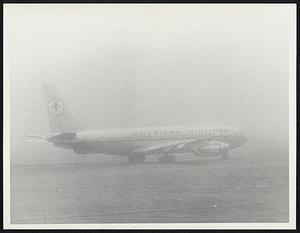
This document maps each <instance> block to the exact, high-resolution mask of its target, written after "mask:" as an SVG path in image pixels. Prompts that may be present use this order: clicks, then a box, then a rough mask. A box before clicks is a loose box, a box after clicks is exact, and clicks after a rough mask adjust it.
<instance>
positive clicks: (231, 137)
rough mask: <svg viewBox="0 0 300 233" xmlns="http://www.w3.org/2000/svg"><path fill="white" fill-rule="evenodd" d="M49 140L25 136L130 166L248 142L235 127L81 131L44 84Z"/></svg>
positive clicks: (220, 151)
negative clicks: (151, 158)
mask: <svg viewBox="0 0 300 233" xmlns="http://www.w3.org/2000/svg"><path fill="white" fill-rule="evenodd" d="M43 91H44V95H45V101H46V108H47V115H48V120H49V126H50V129H51V136H49V137H42V136H36V135H24V136H27V137H31V138H35V139H38V140H39V141H41V140H42V141H44V142H47V143H52V144H53V145H54V146H56V147H60V148H64V149H68V150H72V151H73V152H75V153H77V154H98V153H101V154H111V155H119V156H126V157H128V161H129V163H143V162H145V157H146V156H148V155H153V154H157V155H161V156H160V157H159V159H158V161H159V162H160V163H169V162H174V161H175V156H174V154H178V153H194V154H195V155H197V156H221V157H222V158H223V159H228V158H229V155H228V152H229V150H232V149H235V148H237V147H239V146H241V145H242V144H244V143H246V141H247V140H248V138H247V137H246V136H245V135H244V134H243V133H242V132H241V131H240V130H239V129H238V128H236V127H231V126H223V125H190V126H165V127H139V128H122V129H93V130H84V131H80V130H78V128H77V127H76V124H75V121H74V118H73V117H72V115H71V114H70V111H69V109H68V107H67V106H66V104H65V102H64V100H63V99H62V98H61V96H60V94H59V92H58V90H57V88H56V86H55V85H54V84H44V85H43Z"/></svg>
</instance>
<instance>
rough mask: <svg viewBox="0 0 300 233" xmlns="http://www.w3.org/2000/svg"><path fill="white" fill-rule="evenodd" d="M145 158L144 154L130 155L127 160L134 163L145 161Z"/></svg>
mask: <svg viewBox="0 0 300 233" xmlns="http://www.w3.org/2000/svg"><path fill="white" fill-rule="evenodd" d="M145 160H146V159H145V156H132V157H129V158H128V162H129V163H134V164H137V163H143V162H145Z"/></svg>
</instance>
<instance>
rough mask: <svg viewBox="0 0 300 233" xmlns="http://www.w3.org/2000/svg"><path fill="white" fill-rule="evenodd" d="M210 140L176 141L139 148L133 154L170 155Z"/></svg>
mask: <svg viewBox="0 0 300 233" xmlns="http://www.w3.org/2000/svg"><path fill="white" fill-rule="evenodd" d="M209 140H211V139H210V138H202V139H192V140H178V141H173V142H166V143H159V144H155V145H154V146H151V147H146V148H141V149H138V150H135V151H134V154H152V153H159V154H161V153H170V152H172V151H173V150H176V149H182V148H184V147H189V146H193V145H194V144H198V143H206V142H208V141H209Z"/></svg>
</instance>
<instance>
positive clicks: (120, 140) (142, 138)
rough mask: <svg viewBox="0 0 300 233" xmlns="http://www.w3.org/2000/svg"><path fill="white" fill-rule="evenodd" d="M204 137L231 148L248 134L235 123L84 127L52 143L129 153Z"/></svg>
mask: <svg viewBox="0 0 300 233" xmlns="http://www.w3.org/2000/svg"><path fill="white" fill-rule="evenodd" d="M206 138H207V139H210V140H212V141H216V142H221V143H226V144H227V145H228V146H229V149H234V148H236V147H238V146H240V145H242V144H244V143H245V142H246V141H247V137H246V136H244V135H243V134H242V133H241V131H240V130H239V129H237V128H235V127H229V126H221V125H196V126H195V125H194V126H167V127H141V128H125V129H99V130H86V131H81V132H77V133H76V135H74V138H73V140H69V141H66V142H63V143H62V142H56V143H54V144H55V145H56V146H58V147H63V148H67V149H72V150H74V151H75V152H77V153H82V154H94V153H104V154H115V155H125V156H129V155H130V154H132V153H134V152H135V151H137V150H139V149H141V148H147V147H150V146H155V145H156V144H158V145H159V144H162V143H164V144H165V143H174V142H177V141H184V140H192V139H195V140H196V139H199V140H201V139H206ZM185 152H192V149H191V148H190V147H187V148H186V147H184V148H178V149H175V150H173V151H172V153H185Z"/></svg>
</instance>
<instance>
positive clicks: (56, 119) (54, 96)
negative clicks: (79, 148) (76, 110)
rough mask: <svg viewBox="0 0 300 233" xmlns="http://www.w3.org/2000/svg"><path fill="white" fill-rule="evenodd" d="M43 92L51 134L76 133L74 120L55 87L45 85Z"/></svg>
mask: <svg viewBox="0 0 300 233" xmlns="http://www.w3.org/2000/svg"><path fill="white" fill-rule="evenodd" d="M43 90H44V94H45V100H46V109H47V114H48V120H49V125H50V130H51V132H52V133H53V134H56V133H74V132H76V130H77V128H76V126H75V122H74V119H73V117H72V115H71V114H70V112H69V110H68V108H67V106H66V104H65V102H64V101H63V99H62V98H61V97H60V95H59V92H58V90H57V89H56V87H55V85H54V84H44V85H43Z"/></svg>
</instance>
